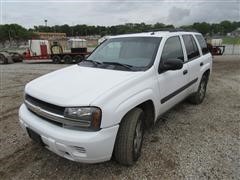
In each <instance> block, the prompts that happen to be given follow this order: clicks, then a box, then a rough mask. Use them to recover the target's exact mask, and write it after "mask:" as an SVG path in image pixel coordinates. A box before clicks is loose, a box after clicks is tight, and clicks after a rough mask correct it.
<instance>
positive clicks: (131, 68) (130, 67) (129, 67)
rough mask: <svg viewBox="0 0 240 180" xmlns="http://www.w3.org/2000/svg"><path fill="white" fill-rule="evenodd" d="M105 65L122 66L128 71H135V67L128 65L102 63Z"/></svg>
mask: <svg viewBox="0 0 240 180" xmlns="http://www.w3.org/2000/svg"><path fill="white" fill-rule="evenodd" d="M102 63H103V64H109V65H117V66H122V67H124V68H126V69H128V70H131V71H133V70H134V69H133V66H131V65H128V64H122V63H119V62H102Z"/></svg>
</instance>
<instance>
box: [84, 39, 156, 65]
mask: <svg viewBox="0 0 240 180" xmlns="http://www.w3.org/2000/svg"><path fill="white" fill-rule="evenodd" d="M160 41H161V38H159V37H123V38H113V39H109V40H107V41H105V42H104V43H103V44H101V45H100V46H99V47H98V48H97V49H96V50H95V51H94V52H93V53H92V54H91V55H90V56H89V57H88V58H87V59H86V61H91V62H92V63H94V64H95V65H96V62H97V65H96V67H100V68H109V66H111V67H112V69H117V68H116V67H118V66H121V68H123V69H125V70H146V69H148V68H149V67H150V66H151V65H152V64H153V61H154V59H155V56H156V53H157V50H158V47H159V44H160ZM93 61H94V62H93Z"/></svg>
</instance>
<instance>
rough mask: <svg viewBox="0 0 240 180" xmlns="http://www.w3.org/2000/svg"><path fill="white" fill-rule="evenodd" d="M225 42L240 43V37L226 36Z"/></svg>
mask: <svg viewBox="0 0 240 180" xmlns="http://www.w3.org/2000/svg"><path fill="white" fill-rule="evenodd" d="M223 44H240V37H224V38H223Z"/></svg>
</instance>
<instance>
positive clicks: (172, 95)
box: [161, 78, 198, 104]
mask: <svg viewBox="0 0 240 180" xmlns="http://www.w3.org/2000/svg"><path fill="white" fill-rule="evenodd" d="M197 80H198V78H196V79H194V80H192V81H191V82H189V83H187V84H186V85H184V86H183V87H181V88H179V89H178V90H176V91H174V92H173V93H171V94H169V95H167V96H166V97H164V98H162V99H161V104H163V103H165V102H167V101H168V100H170V99H171V98H173V97H174V96H176V95H178V94H179V93H181V92H182V91H184V90H185V89H187V88H188V87H189V86H191V85H193V84H194V83H196V82H197Z"/></svg>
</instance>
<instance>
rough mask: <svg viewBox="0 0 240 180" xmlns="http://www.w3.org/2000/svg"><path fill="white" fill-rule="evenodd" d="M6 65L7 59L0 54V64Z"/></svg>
mask: <svg viewBox="0 0 240 180" xmlns="http://www.w3.org/2000/svg"><path fill="white" fill-rule="evenodd" d="M7 63H8V62H7V58H6V57H5V56H4V55H2V54H0V64H7Z"/></svg>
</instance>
